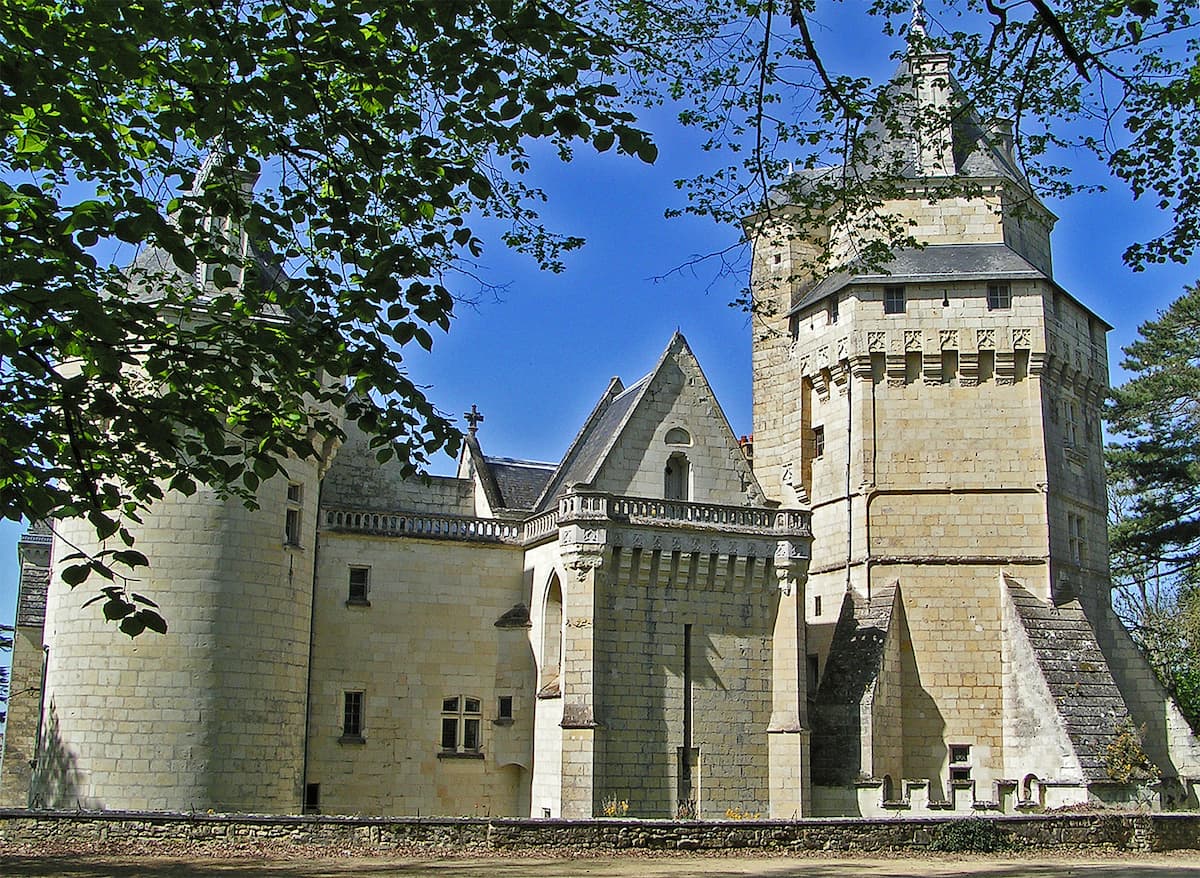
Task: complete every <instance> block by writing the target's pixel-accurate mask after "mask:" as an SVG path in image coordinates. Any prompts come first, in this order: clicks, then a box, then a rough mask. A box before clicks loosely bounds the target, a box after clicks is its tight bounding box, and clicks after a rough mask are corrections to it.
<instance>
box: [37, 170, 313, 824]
mask: <svg viewBox="0 0 1200 878" xmlns="http://www.w3.org/2000/svg"><path fill="white" fill-rule="evenodd" d="M218 167H223V166H222V164H221V160H220V157H219V156H217V157H216V158H214V159H211V160H210V161H209V162H207V163H206V164H205V167H204V168H203V169H202V171H201V179H200V180H199V181H198V183H197V186H199V185H202V183H203V176H204V175H205V174H208V173H212V172H214V168H218ZM235 173H236V172H235ZM243 176H244V175H240V176H239V180H240V185H244V186H246V187H247V191H246V194H247V195H249V189H250V188H252V183H253V181H252V180H250V179H249V178H244V179H242V177H243ZM210 222H211V223H213V224H214V225H215V224H216V223H217V222H220V223H221V224H222V225H223V227H224V228H226V229H227V230H232V232H233V234H232V235H231V239H232V240H231V242H230V245H231V246H240V247H241V248H242V252H243V253H247V252H250V248H249V247H248V246H247V243H246V241H245V239H244V235H242V236H240V238H241V240H240V242H239V240H238V238H239V235H238V233H237V227H236V225H235V224H232V223H230V222H229V221H228V219H226V218H222V217H214V218H213V219H212V220H210ZM164 273H165V274H168V275H169V274H171V273H176V274H178V271H177V269H176V268H175V266H174V264H173V263H172V261H171V260H170V258H169V257H167V256H166V254H165V253H163V252H161V251H159V250H157V249H155V248H150V249H148V250H147V251H144V252H143V253H142V254H141V255H140V256H139V257H138V260H137V261H136V262H135V264H134V266H133V268H132V271H131V275H132V276H133V277H134V278H135V282H145V283H153V282H154V278H156V277H162V276H163V274H164ZM264 273H266V272H264ZM139 278H145V280H144V281H143V280H139ZM179 279H180V280H182V281H183V282H192V283H196V284H200V285H205V287H206V288H207V287H210V286H211V285H212V283H213V282H214V281H213V277H212V273H211V272H209V271H206V269H205V267H204V266H203V265H201V266H200V267H199V269H198V270H197V272H196V275H195V277H194V278H190V279H189V278H179ZM202 292H207V289H204V290H202ZM133 293H134V294H136V293H137V290H136V288H135V289H134V290H133ZM330 455H332V450H330V451H329V454H328V455H326V456H327V457H328V456H330ZM327 463H328V460H305V461H298V460H294V459H293V460H290V461H288V462H287V465H286V475H278V476H276V477H274V478H273V479H271V480H269V481H266V482H264V483H263V484H262V485H261V486H260V487H259V491H258V498H257V499H258V502H259V504H260V505H259V508H258V509H254V510H250V509H247V508H246V507H244V506H243V505H242V504H241V503H240V502H239V501H237V500H236V499H233V500H231V499H224V498H222V497H220V496H218V495H217V494H215V493H214V492H213V491H211V490H209V489H206V488H204V489H201V490H199V491H197V492H196V493H195V494H194V495H192V496H184V495H182V494H179V493H177V492H174V491H168V492H167V495H166V496H165V498H163V499H162V500H160V501H158V502H156V503H155V504H154V505H153V507H152V508H151V509H150V510H148V512H146V513H145V514H144V515H143V522H142V523H141V524H140V525H136V526H132V527H131V528H130V529H131V530H132V531H133V532H134V534H135V537H136V540H137V543H136V545H137V548H138V550H139V551H141V552H142V553H143V554H145V555H146V556H147V557H148V558H149V560H150V565H151V566H150V567H149V568H139V570H138V572H137V574H136V575H137V576H139V577H140V579H139V580H137V581H133V582H130V583H129V584H128V585H129V587H130V590H131V591H133V592H137V593H140V594H144V595H146V596H149V597H150V598H151V599H153V600H155V601H157V602H158V603H159V604H160V606H161V612H162V615H163V616H164V617H165V618H166V619H167V620H168V623H169V626H170V628H169V631H168V632H167V633H166V634H164V635H161V636H160V635H156V634H152V633H147V634H143V635H142V636H139V637H137V638H134V639H130V638H127V637H125V636H124V635H122V634H120V633H119V632H118V631H116V630H115V627H114V625H113V624H112V623H108V622H105V620H104V619H103V617H102V615H101V614H100V612H99V608H98V607H97V606H89V607H84V606H83V604H84V603H85V601H87V600H88V598H90V597H91V596H92V595H93V594H94V593H95V589H96V588H97V587H98V586H97V585H96V584H95V582H94V581H93V580H94V578H93V580H89V581H88V582H87V583H86V584H85V585H83V586H81V587H79V588H78V589H75V590H72V589H71V588H69V587H67V586H66V585H65V584H64V582H63V579H62V575H61V574H62V569H63V567H64V565H66V564H70V563H73V562H71V561H70V560H68V556H70V555H72V554H73V553H76V552H79V551H82V552H86V553H88V554H94V553H96V552H97V551H100V550H102V549H103V548H106V546H104V545H103V544H99V543H97V542H96V539H95V533H94V531H93V529H92V528H91V527H90V526H89V525H88V523H87V522H86V521H83V520H70V521H61V522H58V523H57V524H56V532H57V535H56V539H55V541H54V549H53V552H52V557H51V576H50V586H49V594H48V598H47V602H46V616H45V629H44V640H45V644H46V671H45V691H44V696H43V711H42V717H41V723H40V727H39V729H40V732H39V736H38V740H39V744H38V750H37V754H36V764H35V768H34V771H33V779H32V789H31V792H30V804H32V805H34V806H43V807H64V808H98V809H149V810H193V809H198V810H204V809H216V810H225V811H264V810H266V811H270V812H275V813H297V812H298V811H299V810H300V808H301V801H302V787H303V767H304V736H305V717H306V711H307V699H308V694H307V693H308V666H309V647H310V631H311V626H312V595H313V575H314V560H315V554H316V531H317V503H318V495H319V491H320V478H321V475H322V474H323V468H324V467H325V466H326V465H327ZM107 548H112V546H111V545H109V546H107ZM118 548H119V546H118Z"/></svg>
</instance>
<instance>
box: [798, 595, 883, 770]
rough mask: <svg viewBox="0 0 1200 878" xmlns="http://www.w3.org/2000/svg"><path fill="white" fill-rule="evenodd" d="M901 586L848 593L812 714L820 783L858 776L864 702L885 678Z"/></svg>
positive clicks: (815, 766)
mask: <svg viewBox="0 0 1200 878" xmlns="http://www.w3.org/2000/svg"><path fill="white" fill-rule="evenodd" d="M897 587H898V583H896V582H892V583H890V584H889V585H887V586H884V587H883V588H878V589H875V591H874V593H873V594H872V595H871V598H870V600H869V601H868V600H862V599H861V598H860V599H858V600H855V598H854V596H852V595H849V594H848V595H846V597H845V599H844V601H843V602H842V610H841V614H840V615H839V617H838V622H837V626H836V627H835V628H834V632H833V642H832V643H831V644H830V647H829V658H828V659H826V662H825V669H824V671H823V672H822V674H821V683H820V686H819V687H818V689H817V696H816V700H815V703H814V704H813V710H812V716H811V717H810V721H811V723H812V727H813V737H812V772H813V780H814V781H815V782H816V783H820V784H842V783H847V782H853V781H855V780H857V779H858V774H859V772H860V771H861V769H862V766H861V765H860V761H861V748H860V739H861V737H862V710H863V708H862V704H863V700H864V698H865V696H866V695H867V693H868V691H869V690H870V689H871V686H872V685H873V684H874V682H875V680H876V678H877V677H878V676H879V668H880V663H881V661H882V658H883V645H884V642H885V641H886V640H887V635H888V630H889V629H890V627H891V624H892V607H893V606H894V604H895V598H896V589H897Z"/></svg>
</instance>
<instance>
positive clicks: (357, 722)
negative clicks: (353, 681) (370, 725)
mask: <svg viewBox="0 0 1200 878" xmlns="http://www.w3.org/2000/svg"><path fill="white" fill-rule="evenodd" d="M362 732H363V693H362V692H346V693H344V702H343V710H342V737H343V738H361V737H362Z"/></svg>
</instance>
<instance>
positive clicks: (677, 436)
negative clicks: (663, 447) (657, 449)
mask: <svg viewBox="0 0 1200 878" xmlns="http://www.w3.org/2000/svg"><path fill="white" fill-rule="evenodd" d="M663 441H664V442H666V443H667V444H668V445H691V444H692V436H691V434H690V433H688V431H687V430H685V429H683V427H672V428H671V429H670V430H668V431H667V435H666V436H664V437H663Z"/></svg>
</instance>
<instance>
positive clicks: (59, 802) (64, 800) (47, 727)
mask: <svg viewBox="0 0 1200 878" xmlns="http://www.w3.org/2000/svg"><path fill="white" fill-rule="evenodd" d="M36 759H37V763H36V765H34V768H33V781H32V785H31V790H30V794H29V806H30V807H31V808H74V809H79V810H87V811H102V810H104V803H103V802H102V801H100V800H99V799H94V798H90V797H88V796H84V795H83V794H82V790H83V786H84V785H83V779H82V775H81V773H80V771H79V768H78V763H77V760H76V758H75V754H74V753H72V752H71V751H70V749H68V748H67V746H66V745H65V744H64V743H63V740H62V730H61V728H60V724H59V721H58V712H57V710H56V709H55V706H54V702H53V701H51V702H50V704H49V706H48V707H47V708H46V718H45V721H44V723H43V725H42V739H41V742H40V746H39V748H38V751H37V756H36Z"/></svg>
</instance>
